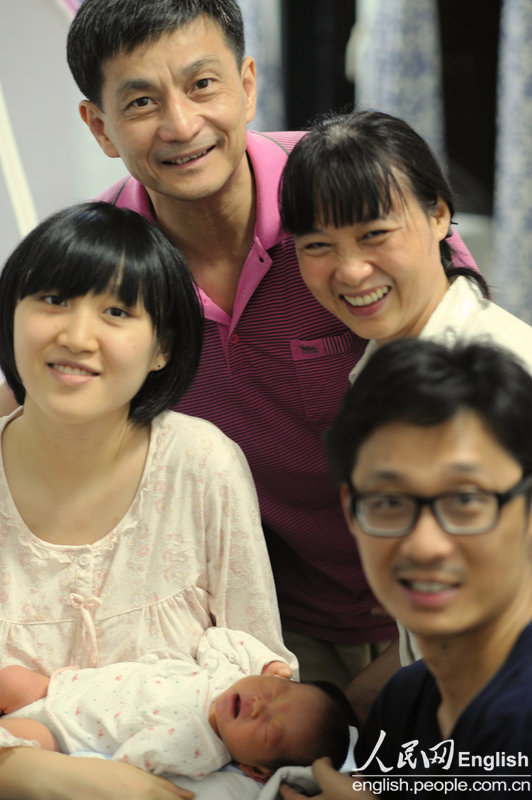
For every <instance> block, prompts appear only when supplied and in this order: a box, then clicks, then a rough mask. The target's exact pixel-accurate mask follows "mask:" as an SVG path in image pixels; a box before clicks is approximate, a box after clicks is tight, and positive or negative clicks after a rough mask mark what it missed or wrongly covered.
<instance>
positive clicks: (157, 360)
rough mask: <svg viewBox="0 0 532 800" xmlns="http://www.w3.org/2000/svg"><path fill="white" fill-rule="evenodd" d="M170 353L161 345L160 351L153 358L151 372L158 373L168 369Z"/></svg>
mask: <svg viewBox="0 0 532 800" xmlns="http://www.w3.org/2000/svg"><path fill="white" fill-rule="evenodd" d="M168 358H169V353H168V352H167V351H166V348H165V347H163V345H160V347H159V349H158V350H157V352H156V353H155V355H154V356H153V359H152V362H151V370H150V372H158V371H159V370H161V369H163V368H164V367H166V365H167V364H168Z"/></svg>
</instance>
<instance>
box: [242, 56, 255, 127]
mask: <svg viewBox="0 0 532 800" xmlns="http://www.w3.org/2000/svg"><path fill="white" fill-rule="evenodd" d="M241 80H242V86H243V89H244V93H245V95H246V122H251V120H252V119H253V117H254V116H255V111H256V109H257V72H256V67H255V62H254V60H253V59H252V58H251V56H247V57H246V58H245V59H244V61H243V62H242V69H241Z"/></svg>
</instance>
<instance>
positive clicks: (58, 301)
mask: <svg viewBox="0 0 532 800" xmlns="http://www.w3.org/2000/svg"><path fill="white" fill-rule="evenodd" d="M40 300H42V302H43V303H46V305H49V306H64V305H66V300H65V298H64V297H62V296H61V295H60V294H42V295H41V296H40Z"/></svg>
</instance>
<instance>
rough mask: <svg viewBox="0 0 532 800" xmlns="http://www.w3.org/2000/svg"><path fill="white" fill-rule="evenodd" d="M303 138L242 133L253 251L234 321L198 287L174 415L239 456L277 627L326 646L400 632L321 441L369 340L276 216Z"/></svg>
mask: <svg viewBox="0 0 532 800" xmlns="http://www.w3.org/2000/svg"><path fill="white" fill-rule="evenodd" d="M302 135H303V134H302V133H300V132H296V133H287V132H285V133H271V134H270V133H268V134H266V133H255V132H250V133H248V146H247V152H248V157H249V159H250V162H251V165H252V168H253V173H254V177H255V182H256V188H257V219H256V225H255V236H254V240H253V245H252V247H251V250H250V253H249V255H248V257H247V259H246V262H245V264H244V267H243V270H242V274H241V277H240V282H239V285H238V291H237V296H236V300H235V305H234V312H233V315H232V317H230V316H229V315H228V314H227V313H225V312H224V311H223V310H222V309H220V308H218V306H216V305H215V303H213V302H212V300H210V298H209V297H207V296H206V295H205V293H204V292H203V291H202V290H201V289H200V290H199V294H200V296H201V299H202V302H203V305H204V311H205V317H206V326H205V340H204V347H203V353H202V358H201V363H200V367H199V370H198V374H197V376H196V379H195V381H194V383H193V384H192V386H191V387H190V389H189V390H188V392H187V393H186V395H185V396H184V397H183V398H182V400H181V401H180V403H179V404H178V406H176V409H177V410H179V411H182V412H184V413H187V414H191V415H194V416H199V417H203V418H205V419H208V420H210V421H211V422H213V423H214V424H216V425H218V426H219V427H220V428H221V429H222V430H223V431H224V432H225V433H226V434H227V435H228V436H230V437H231V438H232V439H234V440H235V441H237V442H238V444H239V445H240V446H241V447H242V449H243V451H244V453H245V454H246V457H247V459H248V461H249V464H250V467H251V470H252V473H253V477H254V479H255V483H256V486H257V491H258V495H259V500H260V505H261V514H262V518H263V523H264V527H265V532H266V537H267V541H268V546H269V551H270V557H271V560H272V567H273V572H274V575H275V579H276V584H277V591H278V598H279V607H280V611H281V617H282V621H283V626H284V627H285V628H287V629H290V630H295V631H300V632H302V633H307V634H310V635H312V636H316V637H317V638H322V639H326V640H329V641H334V642H353V643H354V642H372V641H382V640H386V639H390V638H393V637H394V636H396V635H397V631H396V629H395V625H394V624H393V623H390V622H389V621H386V620H384V619H379V618H375V617H372V616H371V615H370V609H371V608H372V607H373V606H374V605H375V600H374V598H373V596H372V594H371V592H370V590H369V588H368V585H367V583H366V579H365V577H364V575H363V572H362V567H361V564H360V560H359V557H358V552H357V549H356V546H355V543H354V541H353V538H352V537H351V535H350V534H349V532H348V530H347V526H346V524H345V521H344V519H343V516H342V512H341V509H340V504H339V500H338V490H337V488H336V487H335V485H334V483H333V481H332V479H331V477H330V474H329V469H328V466H327V464H326V461H325V457H324V453H323V445H322V434H323V432H324V430H325V429H326V428H327V427H328V426H329V425H330V424H331V422H332V420H333V418H334V416H335V414H336V411H337V409H338V407H339V405H340V402H341V400H342V398H343V396H344V394H345V392H346V391H347V389H348V387H349V382H348V375H349V372H350V370H351V369H352V367H353V365H354V364H355V363H356V361H358V359H359V358H360V356H361V355H362V353H363V352H364V348H365V344H366V342H365V341H364V340H362V339H360V338H358V337H357V336H355V335H354V334H353V333H352V332H351V331H350V330H349V329H347V328H346V327H345V326H344V325H343V324H342V323H341V322H340V321H339V320H338V319H336V317H333V316H332V315H331V314H329V312H327V311H326V310H325V309H324V308H323V307H322V306H321V305H319V303H317V301H316V300H315V299H314V298H313V297H312V295H311V294H310V292H309V291H308V290H307V288H306V286H305V285H304V283H303V281H302V279H301V277H300V274H299V268H298V264H297V258H296V253H295V249H294V245H293V242H292V238H291V237H290V236H289V235H288V234H286V233H285V232H284V231H283V230H282V228H281V223H280V218H279V210H278V186H279V180H280V177H281V173H282V170H283V167H284V164H285V162H286V158H287V151H290V150H291V149H292V148H293V146H294V145H295V144H296V142H297V141H298V140H299V139H300V138H301V136H302ZM117 194H118V199H116V197H117ZM100 199H104V200H108V201H110V202H114V201H116V202H117V205H119V206H127V207H129V208H132V209H134V210H136V211H139V212H140V213H142V214H144V215H145V216H147V217H150V218H151V217H152V212H151V207H150V203H149V198H148V195H147V193H146V191H145V189H144V187H143V186H141V185H140V184H139V183H138V182H137V181H136V180H135V179H133V178H130V179H129V180H128V181H127V183H126V184H125V185H123V181H122V182H119V183H118V184H115V185H114V186H113V187H111V188H110V189H109V190H108V191H107V192H105V193H104V194H103V195H102V196H101V197H100ZM455 239H457V240H458V241H455ZM451 244H452V245H453V246H454V247H455V249H456V250H457V251H459V252H460V256H461V257H460V258H457V259H456V262H458V261H460V263H464V264H466V265H468V266H471V265H472V266H474V262H473V261H472V259H471V256H470V255H469V252H468V251H467V249H466V248H465V247H464V245H463V243H462V242H461V240H460V239H459V237H454V238H453V240H451ZM242 568H243V569H245V565H242Z"/></svg>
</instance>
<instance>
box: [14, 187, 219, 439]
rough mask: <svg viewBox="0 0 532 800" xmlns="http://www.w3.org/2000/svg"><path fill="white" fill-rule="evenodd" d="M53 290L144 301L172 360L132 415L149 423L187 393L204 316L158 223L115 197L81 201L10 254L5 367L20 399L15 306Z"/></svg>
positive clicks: (154, 376) (149, 383) (139, 397)
mask: <svg viewBox="0 0 532 800" xmlns="http://www.w3.org/2000/svg"><path fill="white" fill-rule="evenodd" d="M48 291H53V292H57V293H59V294H60V295H61V296H62V297H64V298H65V299H67V300H68V299H70V298H72V297H80V296H82V295H85V294H89V293H91V292H93V293H95V294H101V293H103V292H105V291H111V292H113V293H114V294H116V296H117V298H118V299H119V300H120V302H121V303H123V304H124V305H125V306H126V307H128V306H130V307H131V306H134V305H135V304H136V303H137V302H141V303H142V304H143V305H144V307H145V309H146V311H147V312H148V314H149V315H150V317H151V319H152V322H153V327H154V329H155V332H156V336H157V339H158V341H159V344H160V346H161V349H162V350H163V351H164V353H165V355H166V356H167V359H168V360H167V363H166V366H165V367H164V368H163V369H162V370H155V371H153V372H150V373H149V374H148V376H147V377H146V380H145V381H144V384H143V385H142V387H141V388H140V389H139V391H138V392H137V394H136V395H135V397H133V398H132V399H131V405H130V410H129V418H130V419H131V420H133V421H135V422H137V423H139V424H141V425H145V424H148V423H150V422H151V421H152V419H153V418H154V417H155V416H156V415H157V414H159V413H160V412H161V411H163V410H164V409H166V408H169V407H171V406H172V405H174V404H175V403H176V402H177V401H178V400H179V398H180V397H181V396H182V395H183V394H184V392H185V391H186V389H187V387H188V386H189V384H190V383H191V381H192V380H193V378H194V375H195V373H196V370H197V367H198V363H199V357H200V354H201V344H202V337H203V316H202V312H201V308H200V303H199V300H198V296H197V293H196V288H195V285H194V281H193V279H192V276H191V273H190V270H189V268H188V266H187V263H186V261H185V259H184V257H183V255H182V254H181V252H180V251H179V250H178V249H177V248H176V247H174V245H173V244H171V242H170V241H169V240H168V239H167V238H166V236H165V235H164V234H163V232H162V231H161V230H160V229H159V228H158V227H157V226H156V225H155V224H153V223H152V222H150V221H149V220H148V219H146V218H145V217H142V216H141V215H140V214H137V213H136V212H135V211H131V210H129V209H125V208H117V207H116V206H113V205H110V204H109V203H102V202H94V203H82V204H79V205H75V206H72V207H70V208H66V209H64V210H62V211H59V212H57V213H55V214H53V215H52V216H50V217H49V218H48V219H46V220H44V221H43V222H41V223H40V224H39V225H38V226H37V227H36V228H34V230H33V231H31V232H30V233H29V234H28V235H27V236H26V237H25V238H24V239H23V240H22V242H21V243H20V244H19V245H18V247H17V248H16V249H15V251H14V252H13V253H12V255H11V256H10V257H9V259H8V260H7V262H6V265H5V267H4V269H3V272H2V274H1V275H0V315H1V320H0V368H1V369H2V371H3V373H4V376H5V378H6V381H7V383H8V385H9V386H10V387H11V389H12V391H13V393H14V395H15V398H16V400H17V402H18V403H20V404H21V405H22V404H23V403H24V398H25V394H26V392H25V389H24V386H23V384H22V381H21V379H20V376H19V374H18V370H17V365H16V363H15V354H14V345H13V319H14V313H15V307H16V305H17V303H18V302H19V301H20V300H22V299H23V298H24V297H27V296H28V295H34V294H37V293H40V292H48Z"/></svg>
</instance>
